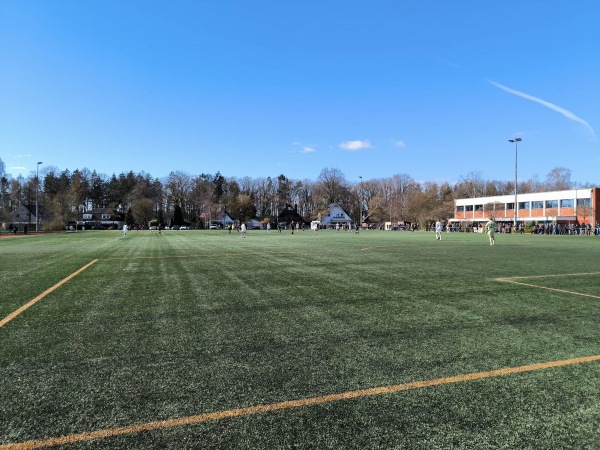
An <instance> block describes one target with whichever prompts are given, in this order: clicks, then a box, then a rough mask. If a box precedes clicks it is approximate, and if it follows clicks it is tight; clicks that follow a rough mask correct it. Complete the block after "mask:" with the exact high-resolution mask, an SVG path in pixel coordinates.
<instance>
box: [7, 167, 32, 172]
mask: <svg viewBox="0 0 600 450" xmlns="http://www.w3.org/2000/svg"><path fill="white" fill-rule="evenodd" d="M8 170H10V171H11V172H19V171H21V170H27V167H23V166H10V167H9V168H8Z"/></svg>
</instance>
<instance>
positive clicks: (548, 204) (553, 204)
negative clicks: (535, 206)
mask: <svg viewBox="0 0 600 450" xmlns="http://www.w3.org/2000/svg"><path fill="white" fill-rule="evenodd" d="M546 208H558V200H546Z"/></svg>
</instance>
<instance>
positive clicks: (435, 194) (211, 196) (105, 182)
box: [0, 160, 590, 229]
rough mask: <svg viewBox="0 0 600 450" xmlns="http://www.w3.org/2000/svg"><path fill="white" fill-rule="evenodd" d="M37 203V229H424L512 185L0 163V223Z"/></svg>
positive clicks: (558, 173) (537, 188)
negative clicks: (297, 223) (112, 225)
mask: <svg viewBox="0 0 600 450" xmlns="http://www.w3.org/2000/svg"><path fill="white" fill-rule="evenodd" d="M575 187H590V186H589V184H582V185H577V184H576V183H574V182H572V181H571V171H570V170H569V169H566V168H564V167H557V168H555V169H553V170H552V171H550V173H549V174H548V175H547V177H546V179H545V180H544V181H540V180H538V179H537V178H535V177H534V178H532V179H529V180H522V181H519V182H518V186H517V191H518V192H519V193H528V192H542V191H553V190H565V189H572V188H575ZM36 192H37V198H38V203H39V207H40V211H42V212H43V214H42V219H43V224H44V228H48V229H63V228H64V226H65V224H67V223H68V222H72V221H77V220H81V217H82V215H83V213H84V212H86V211H89V210H92V209H96V208H110V209H111V210H113V211H114V212H116V213H120V214H122V215H123V216H125V217H126V221H127V222H128V223H130V224H143V225H146V226H147V225H148V224H149V223H150V222H153V223H155V224H159V223H160V224H164V225H173V224H177V225H182V224H192V225H195V226H197V227H199V228H203V227H205V226H207V225H208V223H209V222H210V221H218V220H220V219H222V218H223V214H224V213H227V214H228V215H229V216H230V217H231V218H232V219H234V220H240V221H247V220H250V219H258V220H261V221H263V222H266V221H271V222H275V221H276V218H277V216H278V214H279V213H280V212H281V211H282V209H283V208H284V207H285V206H286V205H292V206H295V207H296V208H297V210H298V213H299V214H300V215H301V216H302V217H304V219H305V220H317V219H318V218H319V217H322V216H324V215H325V214H326V212H327V210H328V207H329V205H330V204H331V203H337V204H339V205H340V206H341V207H342V208H343V209H344V210H345V211H346V212H347V213H348V214H349V215H350V217H351V218H352V219H353V220H354V221H356V222H358V221H359V216H360V215H361V214H362V218H361V221H362V222H369V223H375V224H381V223H383V222H386V221H390V222H393V223H397V222H405V223H421V224H422V223H426V222H431V221H435V220H438V219H448V218H450V217H452V216H453V213H454V211H453V210H454V199H458V198H473V197H485V196H496V195H506V194H511V193H514V181H501V180H485V179H483V177H482V175H481V173H480V172H470V173H468V174H467V175H466V176H461V177H460V179H459V180H458V181H457V182H455V183H453V184H450V183H449V182H442V183H437V182H431V181H417V180H415V179H414V178H412V177H411V176H410V175H408V174H397V175H394V176H392V177H389V178H378V179H371V180H365V181H363V180H362V179H361V181H354V182H352V181H349V180H348V179H347V178H346V177H345V175H344V174H343V173H342V171H341V170H339V169H336V168H325V169H323V170H321V172H320V174H319V176H318V177H317V179H316V180H309V179H304V180H299V179H291V178H288V177H286V176H285V175H283V174H282V175H279V176H277V177H273V178H272V177H266V178H250V177H243V178H237V177H225V176H223V175H222V174H221V173H219V172H217V173H215V174H204V173H202V174H200V175H192V174H189V173H186V172H182V171H173V172H171V173H170V174H169V175H168V176H167V177H164V178H163V179H159V178H154V177H153V176H151V175H150V174H147V173H144V172H140V173H134V172H132V171H130V172H128V173H121V174H119V175H116V174H113V175H112V176H107V175H103V174H99V173H97V172H96V171H95V170H93V171H90V170H89V169H85V168H84V169H76V170H74V171H72V172H71V171H69V170H62V171H61V170H59V169H57V168H55V167H44V168H43V169H42V172H41V173H40V176H39V179H37V178H36V175H35V173H32V174H30V175H29V176H27V177H23V176H22V175H19V176H17V177H12V176H11V175H9V174H6V172H5V166H4V163H3V162H2V160H0V219H1V221H3V222H5V221H8V220H9V217H10V213H11V212H12V211H14V210H15V209H16V208H18V207H19V206H20V205H34V204H35V198H36Z"/></svg>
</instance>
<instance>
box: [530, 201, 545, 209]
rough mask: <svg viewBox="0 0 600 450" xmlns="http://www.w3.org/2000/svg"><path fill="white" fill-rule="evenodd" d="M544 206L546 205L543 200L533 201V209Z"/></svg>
mask: <svg viewBox="0 0 600 450" xmlns="http://www.w3.org/2000/svg"><path fill="white" fill-rule="evenodd" d="M543 207H544V202H543V201H541V200H540V201H535V202H531V209H542V208H543Z"/></svg>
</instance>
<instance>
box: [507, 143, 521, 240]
mask: <svg viewBox="0 0 600 450" xmlns="http://www.w3.org/2000/svg"><path fill="white" fill-rule="evenodd" d="M521 141H522V139H521V138H514V139H509V140H508V142H514V143H515V214H514V227H513V229H514V232H515V234H516V233H517V218H518V215H519V205H518V204H517V156H518V154H519V142H521Z"/></svg>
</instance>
